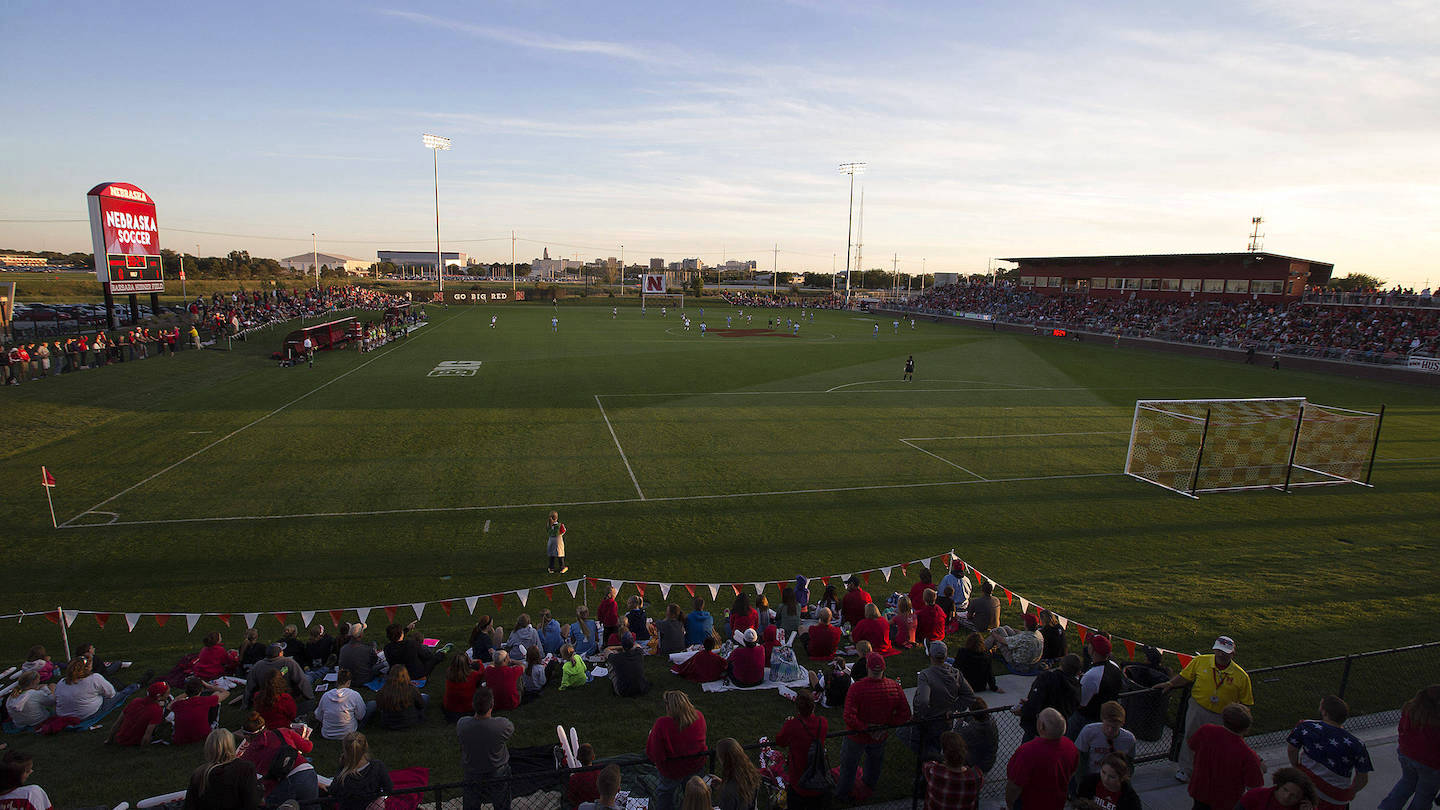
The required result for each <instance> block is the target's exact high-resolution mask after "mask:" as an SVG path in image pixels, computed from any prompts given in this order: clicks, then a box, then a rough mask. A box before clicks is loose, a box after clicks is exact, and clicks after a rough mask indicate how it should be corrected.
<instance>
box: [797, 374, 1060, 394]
mask: <svg viewBox="0 0 1440 810" xmlns="http://www.w3.org/2000/svg"><path fill="white" fill-rule="evenodd" d="M887 382H896V380H895V379H894V378H893V377H892V378H891V379H888V380H863V381H861V382H852V383H845V384H844V385H837V386H835V387H834V388H827V389H825V393H827V394H830V393H833V392H835V391H839V390H840V389H842V388H849V387H850V386H852V385H876V384H877V383H887ZM925 382H929V383H937V382H958V383H976V384H978V385H1008V386H1010V387H1011V388H1014V389H1016V390H1027V389H1028V390H1033V389H1031V386H1028V385H1018V384H1016V383H1004V382H996V381H993V380H926V381H925ZM896 390H903V389H896Z"/></svg>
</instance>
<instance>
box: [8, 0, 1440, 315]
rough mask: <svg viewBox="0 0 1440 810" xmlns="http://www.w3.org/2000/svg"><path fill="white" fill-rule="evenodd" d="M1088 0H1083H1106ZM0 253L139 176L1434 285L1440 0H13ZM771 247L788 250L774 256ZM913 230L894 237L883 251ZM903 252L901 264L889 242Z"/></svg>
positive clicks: (349, 212) (783, 264)
mask: <svg viewBox="0 0 1440 810" xmlns="http://www.w3.org/2000/svg"><path fill="white" fill-rule="evenodd" d="M1085 6H1097V7H1095V8H1086V7H1085ZM0 29H3V30H5V31H6V32H7V36H6V48H5V56H4V59H3V60H0V61H3V64H0V87H3V88H4V89H3V94H4V105H3V109H4V110H5V112H6V119H7V120H6V122H5V125H4V126H3V127H0V186H3V189H4V192H5V193H4V194H3V195H0V247H5V248H18V249H32V250H41V249H48V250H66V251H69V250H88V249H89V232H88V227H87V225H86V224H85V223H84V221H83V220H84V218H85V216H86V210H85V201H84V195H85V192H86V191H87V190H88V189H89V188H90V187H92V186H93V185H95V184H96V183H99V182H102V181H112V180H119V181H126V182H131V183H134V184H136V185H138V186H140V187H141V188H143V189H145V190H146V191H147V192H149V193H150V194H151V196H153V197H154V198H155V200H156V202H157V206H158V220H159V224H160V230H161V244H162V246H164V247H168V248H171V249H175V250H185V251H186V252H193V251H194V250H195V249H196V245H197V244H198V245H199V250H200V251H201V252H202V253H204V254H206V255H214V254H221V253H225V252H227V251H229V250H232V249H244V250H248V251H250V253H251V254H252V255H257V256H274V257H284V256H289V255H293V254H298V253H301V252H305V251H308V250H309V249H310V235H311V233H312V232H314V233H316V234H317V237H316V239H317V241H318V245H319V249H320V250H323V251H330V252H334V253H342V254H346V255H350V256H355V257H360V258H372V259H373V258H374V256H375V251H376V250H378V249H385V248H391V249H412V250H423V249H425V248H426V247H427V246H429V247H431V248H433V245H434V225H435V223H434V217H435V211H434V206H435V196H434V195H435V187H434V182H435V181H434V177H433V174H432V172H433V170H434V168H433V164H432V154H431V152H430V151H429V150H427V149H425V148H424V147H423V146H422V145H421V142H420V136H421V134H422V133H426V132H433V133H436V134H440V135H444V136H448V137H450V138H452V139H453V149H452V150H451V151H449V152H442V153H440V155H439V207H440V219H441V231H442V237H443V238H444V242H445V248H446V249H447V250H462V251H465V252H467V253H469V254H470V255H472V256H475V257H477V258H480V259H482V260H501V261H509V259H510V250H511V239H510V235H511V232H512V231H513V232H514V233H515V234H516V236H517V239H518V241H517V242H516V252H517V257H518V259H519V260H520V261H527V260H529V259H530V258H532V257H535V256H539V255H540V253H541V250H542V249H543V248H545V247H547V246H548V247H549V249H550V253H551V255H552V256H566V257H570V256H577V255H578V257H579V258H581V259H590V258H594V257H597V256H618V255H619V254H620V251H621V245H624V256H625V259H626V260H627V261H636V260H644V259H648V258H650V257H663V258H666V259H667V260H670V261H675V260H678V259H680V258H684V257H691V256H698V257H700V258H702V259H704V260H705V261H706V262H708V263H715V262H719V261H721V260H723V259H754V260H756V261H757V262H758V263H759V266H760V267H761V268H762V269H769V268H770V267H771V265H772V263H776V264H778V265H779V267H780V269H782V270H789V271H802V270H813V271H828V270H829V269H830V268H831V267H832V266H838V267H840V268H843V267H844V264H845V254H846V230H847V224H848V222H841V220H842V219H847V216H848V212H849V197H848V191H849V186H848V180H849V178H848V177H846V176H845V175H844V174H842V173H840V172H839V171H838V169H837V167H838V166H839V164H841V163H843V162H847V161H863V162H865V163H867V164H868V166H867V168H866V170H865V173H864V174H862V175H860V176H859V177H857V178H856V194H855V197H856V200H855V203H856V206H855V207H856V209H857V211H856V215H857V219H858V208H859V198H860V194H861V190H862V189H863V192H864V201H865V202H864V205H865V208H864V231H863V243H864V246H863V264H864V266H865V267H884V268H885V269H890V268H892V267H898V269H899V270H900V271H902V272H909V273H918V272H920V270H921V268H922V267H923V268H924V269H925V270H927V271H929V272H983V271H984V270H985V269H986V267H987V266H988V264H989V262H990V260H991V259H993V258H996V257H1005V256H1047V255H1087V254H1124V253H1184V252H1212V251H1214V252H1220V251H1240V250H1244V249H1245V247H1246V243H1247V238H1248V235H1249V232H1250V219H1251V217H1254V216H1261V217H1263V218H1264V220H1265V224H1264V225H1263V226H1262V228H1261V230H1262V232H1263V233H1264V234H1265V238H1264V242H1263V246H1264V249H1265V250H1267V251H1271V252H1275V253H1281V254H1286V255H1291V256H1299V257H1302V258H1308V259H1315V260H1320V261H1328V262H1334V263H1335V271H1336V274H1337V275H1344V274H1345V273H1350V272H1356V273H1360V272H1363V273H1370V274H1373V275H1378V276H1380V277H1382V278H1385V279H1388V280H1390V281H1391V282H1398V283H1401V284H1404V285H1407V286H1415V287H1417V288H1418V287H1421V286H1423V285H1426V284H1427V283H1428V281H1429V280H1431V279H1433V280H1434V281H1440V265H1437V264H1436V261H1435V257H1436V256H1437V255H1440V229H1437V227H1436V225H1437V215H1440V3H1435V2H1433V0H1395V1H1394V2H1383V1H1382V2H1372V3H1355V2H1354V1H1353V0H1314V1H1313V2H1297V1H1296V0H1252V2H1245V3H1234V2H1226V0H1219V2H1214V3H1201V4H1196V3H1184V4H1181V3H1158V4H1157V3H1139V2H1134V3H1125V2H1116V3H1107V4H1076V3H1060V2H1055V3H1049V2H1030V1H1029V0H1018V1H1017V2H1010V3H975V2H940V3H927V2H905V3H891V2H884V0H867V1H865V2H861V0H789V2H778V1H777V2H747V1H746V0H736V2H731V3H724V4H700V3H673V2H671V3H649V2H629V3H603V4H599V3H574V2H568V3H551V2H543V1H542V0H494V2H486V3H454V4H425V5H413V6H411V5H404V4H401V3H399V2H394V3H386V2H381V3H379V4H371V3H367V2H364V0H360V2H351V3H335V4H326V3H318V2H316V3H311V2H301V3H297V2H288V3H268V2H247V3H243V4H241V3H227V4H220V3H184V4H179V3H173V4H172V3H147V2H127V3H123V4H110V3H99V2H92V3H53V2H30V1H29V0H3V2H0ZM777 246H778V255H777V254H776V253H775V252H774V251H775V250H776V248H777ZM896 257H898V259H897V258H896ZM892 261H893V262H894V263H892Z"/></svg>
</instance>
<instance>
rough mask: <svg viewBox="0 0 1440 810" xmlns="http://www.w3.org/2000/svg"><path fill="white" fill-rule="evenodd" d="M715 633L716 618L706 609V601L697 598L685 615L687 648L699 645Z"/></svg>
mask: <svg viewBox="0 0 1440 810" xmlns="http://www.w3.org/2000/svg"><path fill="white" fill-rule="evenodd" d="M714 632H715V617H713V616H711V615H710V612H709V611H707V610H706V609H705V600H704V599H701V598H700V597H698V596H697V597H695V598H694V600H692V601H691V602H690V612H689V613H686V614H685V646H687V647H688V646H690V645H692V644H699V643H701V642H702V641H704V640H705V639H707V638H709V637H710V636H711V635H712V634H713V633H714Z"/></svg>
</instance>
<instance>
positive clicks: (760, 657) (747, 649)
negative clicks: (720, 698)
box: [729, 627, 765, 686]
mask: <svg viewBox="0 0 1440 810" xmlns="http://www.w3.org/2000/svg"><path fill="white" fill-rule="evenodd" d="M735 641H736V642H737V646H736V647H735V649H733V650H731V651H730V671H729V675H730V682H731V683H733V684H735V685H736V686H759V685H760V684H762V683H764V682H765V648H764V647H762V646H760V644H759V636H758V635H756V633H755V628H753V627H752V628H750V629H748V630H745V631H744V632H738V631H737V632H736V634H735Z"/></svg>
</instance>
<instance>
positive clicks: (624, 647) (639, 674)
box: [605, 633, 650, 697]
mask: <svg viewBox="0 0 1440 810" xmlns="http://www.w3.org/2000/svg"><path fill="white" fill-rule="evenodd" d="M606 653H607V654H606V656H605V665H606V666H607V667H609V669H610V685H611V687H612V688H614V690H615V694H616V695H618V696H620V697H637V696H639V695H643V694H645V693H646V692H648V691H650V682H649V681H647V680H646V679H645V649H644V648H643V647H640V646H639V645H637V644H636V643H635V637H634V636H632V635H630V634H629V633H626V634H625V635H623V636H621V637H620V645H619V646H618V647H609V648H607V649H606Z"/></svg>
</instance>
